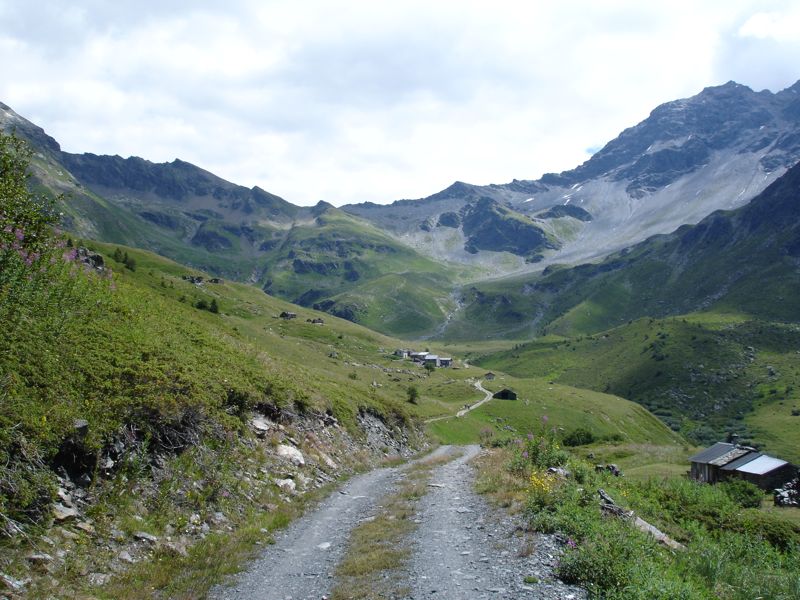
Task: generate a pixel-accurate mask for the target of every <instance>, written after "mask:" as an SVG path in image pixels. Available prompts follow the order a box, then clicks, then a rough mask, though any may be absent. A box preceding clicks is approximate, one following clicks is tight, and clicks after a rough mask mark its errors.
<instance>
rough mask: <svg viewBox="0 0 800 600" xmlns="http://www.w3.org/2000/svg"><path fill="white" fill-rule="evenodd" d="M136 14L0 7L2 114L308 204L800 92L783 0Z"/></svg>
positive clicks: (165, 7) (414, 2)
mask: <svg viewBox="0 0 800 600" xmlns="http://www.w3.org/2000/svg"><path fill="white" fill-rule="evenodd" d="M142 6H143V5H142V4H141V3H135V2H125V1H122V2H116V3H108V2H101V1H100V0H93V1H83V2H73V3H69V5H67V4H64V3H61V2H56V1H55V0H41V1H40V2H37V3H30V2H26V1H23V0H18V1H17V0H0V22H2V27H0V100H3V101H4V102H6V103H8V104H9V105H11V106H12V108H14V109H15V110H17V111H18V112H19V113H21V114H22V115H23V116H25V117H27V118H30V119H31V120H33V121H35V122H37V123H38V124H40V125H42V126H43V127H44V128H45V129H46V130H47V131H48V132H49V133H51V134H52V135H54V137H56V138H57V139H58V140H59V141H60V142H61V143H62V145H63V146H64V147H65V149H67V150H69V151H72V152H84V151H91V152H96V153H110V154H120V155H123V156H127V155H139V156H143V157H145V158H148V159H150V160H154V161H167V160H172V159H173V158H176V157H180V158H182V159H184V160H188V161H190V162H193V163H195V164H197V165H199V166H201V167H203V168H205V169H208V170H210V171H212V172H214V173H216V174H218V175H220V176H222V177H225V178H227V179H230V180H232V181H235V182H237V183H241V184H243V185H248V186H250V185H259V186H261V187H263V188H264V189H267V190H269V191H271V192H273V193H277V194H280V195H282V196H284V197H286V198H287V199H288V200H290V201H293V202H296V203H302V204H309V203H313V202H316V201H317V200H319V199H321V198H324V199H326V200H328V201H330V202H333V203H335V204H341V203H344V202H353V201H364V200H371V201H377V202H387V201H391V200H393V199H397V198H402V197H420V196H425V195H428V194H431V193H434V192H436V191H438V190H439V189H441V188H443V187H445V186H446V185H449V184H450V183H451V182H452V181H454V180H456V179H459V180H464V181H470V182H474V183H492V182H494V183H499V182H504V181H508V180H510V179H512V178H535V177H538V176H539V175H540V174H541V173H543V172H547V171H561V170H564V169H569V168H572V167H574V166H576V165H577V164H578V163H580V162H582V161H583V160H585V159H586V158H587V157H588V154H587V152H586V151H585V150H584V149H585V148H589V147H598V146H602V145H603V144H604V143H605V142H607V141H608V140H610V139H611V138H613V137H614V136H616V135H617V134H618V133H619V132H620V131H621V130H622V129H623V128H625V127H629V126H631V125H634V124H635V123H636V122H638V121H639V120H641V119H643V118H645V117H646V116H647V114H648V113H649V111H650V110H652V109H653V108H655V106H656V105H658V104H660V103H662V102H665V101H668V100H672V99H675V98H678V97H684V96H688V95H692V94H695V93H697V92H698V91H700V89H702V88H703V87H705V86H707V85H715V84H719V83H724V82H725V81H727V80H728V79H735V80H737V81H739V82H740V83H744V84H747V85H751V86H755V87H758V86H762V87H768V88H770V89H773V90H777V89H780V88H782V87H785V86H787V85H790V84H791V83H793V82H794V80H796V79H797V78H798V77H799V76H800V75H799V74H798V73H797V72H796V71H797V70H798V69H797V67H796V65H798V64H800V49H798V42H797V41H795V37H796V36H794V35H793V34H792V32H793V31H798V30H800V28H798V26H797V25H796V23H797V14H798V12H797V10H796V9H793V4H792V3H791V2H788V1H784V2H780V1H774V2H768V3H764V2H755V1H754V0H753V1H751V0H730V1H724V2H723V1H722V0H718V1H713V0H712V1H707V2H703V3H696V2H688V1H686V0H679V1H675V2H669V3H667V2H664V3H661V2H657V3H641V2H633V1H630V0H616V1H610V2H602V3H600V2H594V1H589V0H586V1H581V2H578V1H575V2H564V3H544V2H537V3H523V2H514V1H511V0H496V1H494V2H491V3H490V2H488V1H477V0H462V1H460V2H456V1H451V0H440V1H437V2H425V3H423V2H421V1H420V0H406V1H405V2H402V3H384V2H374V1H372V2H368V1H363V0H349V1H340V2H335V3H332V2H328V1H323V0H301V1H298V2H292V3H287V2H278V1H272V2H262V1H256V0H252V1H247V0H231V1H229V2H227V3H225V5H224V7H221V6H220V5H219V4H218V3H216V2H192V3H187V2H181V1H180V0H171V1H167V2H160V3H159V4H158V5H153V4H149V3H148V4H147V5H146V6H147V8H146V9H143V8H142ZM792 19H795V20H794V21H793V20H792ZM787 23H788V25H787Z"/></svg>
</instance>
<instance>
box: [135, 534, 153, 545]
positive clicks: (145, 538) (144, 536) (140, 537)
mask: <svg viewBox="0 0 800 600" xmlns="http://www.w3.org/2000/svg"><path fill="white" fill-rule="evenodd" d="M133 537H134V538H136V539H137V540H142V541H144V542H150V543H151V544H155V543H156V542H157V541H158V538H157V537H156V536H154V535H153V534H152V533H147V532H146V531H137V532H136V533H134V534H133Z"/></svg>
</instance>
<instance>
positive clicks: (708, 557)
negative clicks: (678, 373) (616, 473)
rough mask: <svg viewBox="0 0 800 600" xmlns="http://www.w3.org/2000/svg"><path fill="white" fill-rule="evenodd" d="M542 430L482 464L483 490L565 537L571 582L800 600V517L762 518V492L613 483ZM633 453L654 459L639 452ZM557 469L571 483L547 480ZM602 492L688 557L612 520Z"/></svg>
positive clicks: (600, 589) (621, 593)
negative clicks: (603, 505)
mask: <svg viewBox="0 0 800 600" xmlns="http://www.w3.org/2000/svg"><path fill="white" fill-rule="evenodd" d="M538 431H539V432H538V433H537V434H536V435H534V436H532V437H529V438H528V439H527V440H520V441H519V442H517V443H512V444H511V446H510V449H509V450H505V451H503V452H498V453H496V454H495V455H494V456H493V457H491V458H488V459H484V463H483V464H482V467H481V470H482V473H483V475H482V477H481V478H480V481H479V487H480V489H482V490H483V491H484V492H487V493H489V494H490V495H491V496H493V497H495V498H496V499H497V500H498V501H500V502H502V503H520V504H522V505H523V506H524V507H525V508H524V510H525V514H526V517H527V520H528V522H529V524H530V527H531V528H532V529H533V530H535V531H541V532H546V533H550V532H556V531H557V532H560V533H561V534H562V535H564V536H565V537H567V540H566V545H565V546H566V547H565V549H564V554H563V555H562V556H561V557H560V558H559V562H558V568H557V574H558V576H559V577H560V578H562V579H563V580H564V581H567V582H572V583H577V584H580V585H583V586H585V587H586V588H587V589H588V590H589V591H590V594H591V595H592V597H599V598H626V599H630V598H641V599H643V600H644V599H647V600H650V599H653V598H663V599H668V598H669V599H671V598H686V599H712V598H722V599H726V600H727V599H741V600H745V599H750V598H775V599H785V600H789V599H790V598H796V597H797V594H798V591H800V527H798V525H797V524H796V523H795V522H794V521H793V519H792V517H795V518H796V514H794V513H792V512H791V511H784V512H783V513H780V514H779V513H773V512H770V511H767V510H763V509H760V508H759V506H760V503H761V500H762V499H763V495H762V494H761V492H760V491H759V490H758V489H757V488H755V486H752V485H751V484H748V483H745V482H735V483H730V484H727V483H726V484H721V485H717V486H709V485H704V484H699V483H695V482H692V481H689V480H686V479H685V478H680V477H664V478H662V477H656V476H653V475H652V474H651V475H649V476H646V477H624V478H621V477H613V476H611V475H610V474H608V473H607V472H605V471H603V472H601V473H598V472H596V471H595V469H594V468H593V465H592V464H591V463H588V462H586V461H585V460H583V459H581V458H578V457H577V456H571V455H569V454H567V453H565V452H563V451H562V450H560V449H559V447H558V445H557V442H556V440H555V439H554V438H553V436H552V435H551V434H549V433H548V432H547V430H546V429H539V430H538ZM623 448H624V447H620V448H619V449H618V450H617V452H620V450H621V449H623ZM589 449H591V450H594V451H595V452H601V453H602V452H603V451H604V450H603V448H602V447H591V446H590V447H589ZM630 450H636V451H637V453H638V454H639V455H640V457H641V456H643V455H645V454H646V451H644V450H643V449H642V448H641V447H639V448H634V447H631V448H630ZM586 451H588V450H586ZM559 465H563V466H565V467H566V469H567V471H568V472H569V475H568V476H566V477H561V476H556V475H553V474H550V473H547V472H546V469H547V467H550V466H559ZM601 489H602V490H605V492H606V493H607V494H609V495H610V497H611V498H612V499H613V500H614V501H615V502H616V504H617V505H619V506H620V507H622V508H623V509H624V510H633V511H635V513H636V515H637V516H639V517H641V518H643V519H645V520H646V521H648V522H649V523H651V524H652V525H655V526H656V527H658V528H659V529H660V530H661V531H662V532H664V533H666V534H667V535H668V536H670V537H671V538H672V539H673V540H676V541H678V542H679V543H681V544H683V545H684V546H685V548H684V549H675V550H673V549H669V548H667V547H665V546H663V545H660V544H659V543H657V542H656V541H655V539H654V538H653V537H651V536H650V535H649V534H646V533H644V532H642V531H640V530H639V529H636V528H635V527H634V526H633V524H632V523H631V522H629V521H626V520H624V519H622V518H620V517H617V516H612V515H610V514H608V513H607V512H606V511H604V510H603V509H601V507H600V498H599V494H598V491H599V490H601ZM519 576H520V577H526V576H529V574H526V573H520V574H519Z"/></svg>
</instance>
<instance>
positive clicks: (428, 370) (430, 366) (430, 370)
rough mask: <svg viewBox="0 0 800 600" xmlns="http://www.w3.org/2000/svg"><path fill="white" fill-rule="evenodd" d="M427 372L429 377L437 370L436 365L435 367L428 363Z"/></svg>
mask: <svg viewBox="0 0 800 600" xmlns="http://www.w3.org/2000/svg"><path fill="white" fill-rule="evenodd" d="M425 370H426V371H427V372H428V375H430V374H431V373H433V372H434V371H435V370H436V365H434V364H433V363H429V362H426V363H425Z"/></svg>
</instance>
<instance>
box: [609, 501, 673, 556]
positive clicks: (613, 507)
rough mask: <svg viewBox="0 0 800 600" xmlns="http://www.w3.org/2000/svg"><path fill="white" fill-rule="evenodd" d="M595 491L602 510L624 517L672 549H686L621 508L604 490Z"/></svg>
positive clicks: (654, 527)
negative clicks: (598, 495) (598, 496)
mask: <svg viewBox="0 0 800 600" xmlns="http://www.w3.org/2000/svg"><path fill="white" fill-rule="evenodd" d="M597 493H598V494H600V500H601V504H600V508H601V510H603V511H604V512H606V513H609V514H611V515H614V516H615V517H620V518H622V519H625V520H626V521H630V522H631V523H632V524H633V526H634V527H636V529H638V530H639V531H643V532H645V533H647V534H649V535H651V536H653V537H654V538H655V539H656V541H658V542H659V543H661V544H664V545H665V546H667V547H668V548H672V549H673V550H686V546H684V545H683V544H681V543H680V542H676V541H675V540H673V539H672V538H671V537H669V536H668V535H667V534H666V533H664V532H663V531H661V530H660V529H658V527H656V526H654V525H651V524H650V523H648V522H647V521H645V520H644V519H642V518H641V517H637V516H636V514H635V513H634V512H633V511H632V510H631V511H626V510H625V509H623V508H622V507H621V506H619V505H618V504H617V503H616V502H614V499H613V498H612V497H611V496H609V495H608V494H607V493H606V491H605V490H603V489H599V490H598V491H597Z"/></svg>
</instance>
